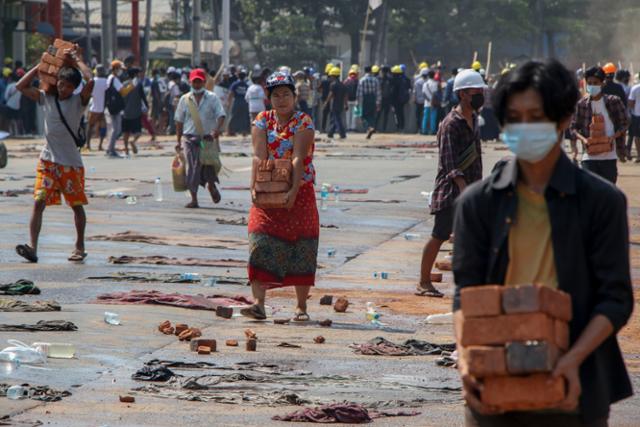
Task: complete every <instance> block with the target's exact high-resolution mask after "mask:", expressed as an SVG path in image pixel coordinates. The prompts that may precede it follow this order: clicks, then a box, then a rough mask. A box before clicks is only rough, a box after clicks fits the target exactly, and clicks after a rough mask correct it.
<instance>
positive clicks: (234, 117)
mask: <svg viewBox="0 0 640 427" xmlns="http://www.w3.org/2000/svg"><path fill="white" fill-rule="evenodd" d="M246 78H247V71H246V70H245V69H244V68H241V69H240V71H239V72H238V80H236V81H235V82H233V83H232V84H231V86H230V87H229V99H228V100H227V111H231V119H230V120H229V126H228V129H227V132H228V134H229V135H230V136H233V135H235V134H236V133H240V134H241V135H242V136H243V137H245V136H247V135H248V134H249V132H250V130H251V123H250V121H249V105H248V104H247V101H246V100H245V95H246V94H247V89H248V88H249V85H248V84H247V81H246Z"/></svg>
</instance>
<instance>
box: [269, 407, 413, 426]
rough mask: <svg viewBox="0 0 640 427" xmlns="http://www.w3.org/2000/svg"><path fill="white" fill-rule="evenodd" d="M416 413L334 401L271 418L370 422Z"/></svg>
mask: <svg viewBox="0 0 640 427" xmlns="http://www.w3.org/2000/svg"><path fill="white" fill-rule="evenodd" d="M416 415H420V412H415V411H412V412H404V411H400V412H386V411H383V412H376V411H368V410H367V408H365V407H364V406H362V405H359V404H357V403H334V404H331V405H324V406H319V407H316V408H304V409H301V410H299V411H295V412H292V413H290V414H287V415H283V416H280V415H276V416H274V417H273V418H272V420H275V421H294V422H309V423H324V424H328V423H349V424H363V423H370V422H371V421H373V419H374V418H383V417H413V416H416Z"/></svg>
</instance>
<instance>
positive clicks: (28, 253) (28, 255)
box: [16, 244, 38, 263]
mask: <svg viewBox="0 0 640 427" xmlns="http://www.w3.org/2000/svg"><path fill="white" fill-rule="evenodd" d="M16 253H17V254H18V255H20V256H21V257H22V258H24V259H26V260H27V261H29V262H33V263H36V262H38V256H37V255H36V252H35V251H34V250H33V248H32V247H31V246H29V245H26V244H25V245H18V246H16Z"/></svg>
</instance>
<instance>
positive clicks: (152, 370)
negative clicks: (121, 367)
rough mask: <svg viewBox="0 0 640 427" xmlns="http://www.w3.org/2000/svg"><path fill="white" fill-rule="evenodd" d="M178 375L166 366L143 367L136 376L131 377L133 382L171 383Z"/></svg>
mask: <svg viewBox="0 0 640 427" xmlns="http://www.w3.org/2000/svg"><path fill="white" fill-rule="evenodd" d="M175 376H176V374H174V373H173V371H172V370H171V369H169V368H167V367H166V366H154V367H152V366H143V367H142V368H141V369H139V370H138V371H137V372H136V373H135V374H133V375H131V379H132V380H137V381H160V382H164V381H169V380H170V379H171V378H173V377H175Z"/></svg>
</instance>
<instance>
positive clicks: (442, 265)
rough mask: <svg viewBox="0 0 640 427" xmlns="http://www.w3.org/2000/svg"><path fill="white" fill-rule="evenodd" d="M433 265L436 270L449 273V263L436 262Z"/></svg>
mask: <svg viewBox="0 0 640 427" xmlns="http://www.w3.org/2000/svg"><path fill="white" fill-rule="evenodd" d="M435 265H436V268H437V269H438V270H442V271H451V261H449V260H440V261H436V264H435Z"/></svg>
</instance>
